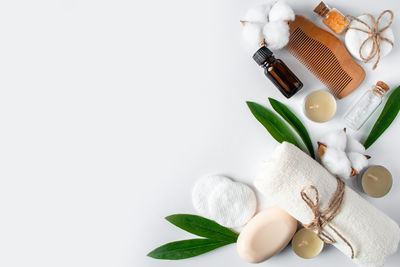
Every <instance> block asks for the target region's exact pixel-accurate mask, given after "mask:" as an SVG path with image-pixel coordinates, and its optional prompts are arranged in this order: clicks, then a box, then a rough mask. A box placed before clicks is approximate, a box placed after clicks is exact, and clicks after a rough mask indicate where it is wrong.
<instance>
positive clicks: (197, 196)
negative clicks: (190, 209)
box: [192, 175, 233, 218]
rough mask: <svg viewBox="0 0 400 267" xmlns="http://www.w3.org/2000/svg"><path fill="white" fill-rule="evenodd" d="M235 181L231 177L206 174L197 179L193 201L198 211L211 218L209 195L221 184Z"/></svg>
mask: <svg viewBox="0 0 400 267" xmlns="http://www.w3.org/2000/svg"><path fill="white" fill-rule="evenodd" d="M227 183H233V182H232V181H231V179H229V178H227V177H225V176H222V175H206V176H203V177H201V178H200V179H198V180H197V182H196V184H195V185H194V187H193V191H192V202H193V206H194V208H195V209H196V211H197V212H198V213H199V214H201V215H203V216H205V217H209V218H210V212H209V207H208V197H209V196H210V194H211V193H212V191H213V190H214V189H215V188H216V186H217V185H219V184H227Z"/></svg>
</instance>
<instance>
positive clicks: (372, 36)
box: [346, 10, 394, 70]
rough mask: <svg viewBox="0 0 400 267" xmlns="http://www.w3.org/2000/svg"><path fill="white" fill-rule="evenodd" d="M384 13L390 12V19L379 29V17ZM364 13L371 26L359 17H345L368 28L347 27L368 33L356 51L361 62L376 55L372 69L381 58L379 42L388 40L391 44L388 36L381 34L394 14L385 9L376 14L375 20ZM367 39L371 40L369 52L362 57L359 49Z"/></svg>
mask: <svg viewBox="0 0 400 267" xmlns="http://www.w3.org/2000/svg"><path fill="white" fill-rule="evenodd" d="M386 13H388V14H390V21H389V23H388V24H387V25H386V26H385V27H383V28H381V29H379V23H380V21H381V18H382V17H383V15H385V14H386ZM365 15H366V16H368V18H369V19H370V21H371V23H372V26H370V25H369V24H367V23H365V22H364V21H362V20H360V19H359V18H356V17H353V16H351V15H347V16H346V18H350V19H352V20H355V21H357V22H359V23H361V24H363V25H365V26H366V27H367V29H368V30H363V29H360V28H356V27H351V26H350V27H348V28H347V30H349V29H353V30H357V31H361V32H364V33H366V34H368V37H367V39H365V40H364V41H363V42H362V44H361V46H360V49H359V50H358V52H359V54H360V58H361V59H362V61H363V62H369V61H370V60H371V59H373V58H374V57H375V55H377V59H376V62H375V64H374V66H373V67H372V69H373V70H374V69H376V67H377V66H378V63H379V60H380V59H381V42H382V41H385V42H388V43H389V44H391V45H392V46H393V42H392V41H391V40H389V39H388V38H385V37H382V35H381V34H382V32H384V31H385V30H387V29H388V28H389V27H390V25H392V22H393V17H394V15H393V12H392V11H391V10H385V11H383V12H382V13H381V14H380V15H379V16H378V19H377V20H376V21H375V19H374V17H373V16H372V15H371V14H365ZM369 40H371V41H372V48H371V52H370V53H369V55H368V56H366V57H364V55H363V54H362V52H361V51H362V48H363V47H364V45H365V44H366V43H367V42H368V41H369Z"/></svg>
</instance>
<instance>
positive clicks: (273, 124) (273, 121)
mask: <svg viewBox="0 0 400 267" xmlns="http://www.w3.org/2000/svg"><path fill="white" fill-rule="evenodd" d="M246 103H247V106H248V107H249V109H250V111H251V113H253V115H254V117H256V119H257V120H258V121H259V122H260V123H261V124H262V125H263V126H264V127H265V128H266V129H267V131H268V132H269V133H270V134H271V136H272V137H273V138H275V140H276V141H278V142H279V143H282V142H283V141H287V142H289V143H292V144H293V145H295V146H297V147H299V144H298V143H297V141H296V139H295V138H294V136H293V134H292V132H291V131H290V129H289V128H288V127H287V126H286V124H285V122H284V121H283V120H282V119H281V118H279V117H278V116H277V115H275V113H273V112H272V111H270V110H269V109H267V108H265V107H263V106H261V105H260V104H257V103H254V102H246Z"/></svg>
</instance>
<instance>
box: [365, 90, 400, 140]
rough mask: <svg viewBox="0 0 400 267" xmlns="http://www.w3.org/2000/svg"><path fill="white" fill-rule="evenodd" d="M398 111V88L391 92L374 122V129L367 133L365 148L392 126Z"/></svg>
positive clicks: (399, 108)
mask: <svg viewBox="0 0 400 267" xmlns="http://www.w3.org/2000/svg"><path fill="white" fill-rule="evenodd" d="M399 110H400V86H399V87H397V88H396V89H394V90H393V92H392V93H391V94H390V96H389V98H388V100H387V101H386V104H385V107H384V108H383V110H382V113H381V115H380V116H379V118H378V119H377V121H376V122H375V125H374V127H373V128H372V130H371V132H370V133H369V135H368V137H367V139H366V140H365V142H364V146H365V148H369V147H370V146H371V145H372V144H373V143H374V142H375V141H376V140H377V139H378V138H379V137H380V136H381V135H382V134H383V132H385V130H386V129H387V128H388V127H389V126H390V124H392V122H393V120H394V119H395V118H396V116H397V114H398V113H399Z"/></svg>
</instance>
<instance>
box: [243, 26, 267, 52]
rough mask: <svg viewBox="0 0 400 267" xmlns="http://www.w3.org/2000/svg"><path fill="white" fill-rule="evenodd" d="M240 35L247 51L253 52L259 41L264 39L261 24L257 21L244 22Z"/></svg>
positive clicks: (258, 45)
mask: <svg viewBox="0 0 400 267" xmlns="http://www.w3.org/2000/svg"><path fill="white" fill-rule="evenodd" d="M242 37H243V42H244V44H245V46H246V48H247V49H248V50H249V52H251V53H255V52H256V51H257V50H258V49H259V48H260V43H261V42H262V41H263V40H264V36H263V34H262V26H261V25H260V24H257V23H250V22H247V23H245V24H244V25H243V29H242Z"/></svg>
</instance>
